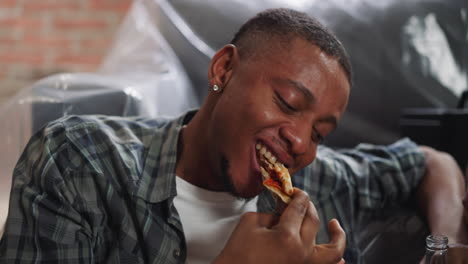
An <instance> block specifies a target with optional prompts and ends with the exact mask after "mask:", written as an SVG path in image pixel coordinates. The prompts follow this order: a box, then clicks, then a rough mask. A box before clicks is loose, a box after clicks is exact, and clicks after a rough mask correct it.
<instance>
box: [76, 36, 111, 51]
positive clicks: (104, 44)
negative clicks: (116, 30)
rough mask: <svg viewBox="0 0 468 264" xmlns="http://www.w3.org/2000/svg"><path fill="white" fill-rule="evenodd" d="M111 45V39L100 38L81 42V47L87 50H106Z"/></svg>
mask: <svg viewBox="0 0 468 264" xmlns="http://www.w3.org/2000/svg"><path fill="white" fill-rule="evenodd" d="M110 45H111V39H109V38H99V39H83V40H81V43H80V46H81V48H85V49H102V50H105V49H107V48H109V47H110Z"/></svg>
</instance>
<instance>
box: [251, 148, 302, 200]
mask: <svg viewBox="0 0 468 264" xmlns="http://www.w3.org/2000/svg"><path fill="white" fill-rule="evenodd" d="M256 149H257V153H258V157H259V161H260V170H261V173H262V178H263V186H265V187H266V188H267V189H268V190H269V191H271V192H272V193H273V194H274V195H276V196H277V197H279V198H280V199H281V201H283V202H284V203H286V204H288V203H289V202H290V201H291V196H292V194H293V193H294V189H293V187H292V182H291V176H290V175H289V171H288V169H287V168H286V167H285V166H284V164H282V163H281V162H279V161H277V159H276V157H274V156H273V155H272V154H271V153H270V152H268V151H267V150H266V148H265V147H264V146H262V145H261V144H257V145H256Z"/></svg>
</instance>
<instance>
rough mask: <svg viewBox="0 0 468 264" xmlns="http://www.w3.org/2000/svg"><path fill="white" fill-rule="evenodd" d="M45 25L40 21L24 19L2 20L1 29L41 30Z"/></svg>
mask: <svg viewBox="0 0 468 264" xmlns="http://www.w3.org/2000/svg"><path fill="white" fill-rule="evenodd" d="M42 25H43V23H42V20H40V19H31V18H24V17H15V18H5V19H0V27H21V28H31V29H39V28H41V27H42Z"/></svg>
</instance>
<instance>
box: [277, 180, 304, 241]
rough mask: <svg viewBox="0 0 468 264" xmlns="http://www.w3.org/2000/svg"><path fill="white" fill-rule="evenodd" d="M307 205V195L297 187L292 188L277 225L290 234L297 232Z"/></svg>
mask: <svg viewBox="0 0 468 264" xmlns="http://www.w3.org/2000/svg"><path fill="white" fill-rule="evenodd" d="M308 207H309V196H308V195H307V194H306V193H305V192H303V191H301V190H299V189H294V194H293V196H292V199H291V202H289V204H288V206H287V207H286V209H285V210H284V212H283V214H282V215H281V216H280V220H279V223H278V225H277V227H278V228H280V229H284V230H285V231H287V232H291V234H299V232H300V230H301V226H302V221H303V220H304V216H305V214H306V212H307V209H308Z"/></svg>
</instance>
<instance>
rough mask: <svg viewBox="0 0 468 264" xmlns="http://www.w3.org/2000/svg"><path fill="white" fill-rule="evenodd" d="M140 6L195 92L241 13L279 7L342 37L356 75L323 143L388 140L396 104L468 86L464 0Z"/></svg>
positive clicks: (176, 1)
mask: <svg viewBox="0 0 468 264" xmlns="http://www.w3.org/2000/svg"><path fill="white" fill-rule="evenodd" d="M142 5H145V7H146V8H147V10H155V12H154V13H152V14H154V20H155V21H156V22H155V23H157V25H158V27H159V28H160V31H161V32H162V33H163V35H164V37H165V38H166V39H167V40H168V42H169V43H170V45H171V46H172V47H173V48H174V50H175V51H176V53H177V54H178V56H179V59H180V60H181V62H182V64H183V65H184V67H185V69H186V70H187V73H188V75H189V77H190V78H191V80H192V82H193V83H194V86H195V89H202V90H197V93H198V94H200V95H201V96H200V97H203V95H204V94H205V93H206V89H205V87H206V85H207V81H206V68H207V67H208V63H209V58H210V56H211V55H212V54H213V52H214V51H215V50H217V49H219V48H221V47H222V46H223V45H225V44H226V43H228V42H229V41H230V39H231V38H232V36H233V35H234V33H235V31H236V30H237V29H238V27H239V26H240V25H241V24H242V23H243V22H244V21H245V20H246V19H248V18H250V17H251V16H253V15H255V14H256V13H257V12H258V11H261V10H264V9H266V8H270V7H280V6H286V7H291V8H296V9H299V10H302V11H305V12H307V13H309V14H311V15H312V16H315V17H316V18H318V19H319V20H320V21H321V22H323V24H325V25H326V26H328V27H329V28H330V29H331V30H332V31H334V32H335V33H336V34H337V35H338V37H339V39H340V40H341V41H342V42H343V44H344V45H345V47H346V48H347V50H348V51H349V53H350V55H351V60H352V63H353V66H354V69H355V73H356V74H355V87H354V88H353V91H352V92H351V98H350V103H349V107H348V111H347V113H346V114H345V116H344V118H343V120H342V122H341V124H340V127H339V129H338V130H337V131H336V132H335V133H334V134H333V135H331V137H330V138H329V139H328V141H327V142H326V143H327V144H329V145H332V146H337V147H351V146H354V145H356V144H357V143H359V142H370V143H378V144H387V143H390V142H393V141H394V140H396V139H397V138H399V136H400V132H399V116H400V111H401V109H403V108H407V107H455V105H456V102H457V101H458V97H459V95H460V93H461V91H462V90H464V89H467V88H468V87H467V80H468V77H467V76H468V75H467V67H468V21H467V11H468V2H467V1H466V0H414V1H403V0H382V1H373V0H354V1H342V0H332V1H318V0H315V1H303V0H291V1H280V0H258V1H242V0H230V1H217V0H172V1H163V0H148V1H143V2H142ZM363 131H366V133H363ZM367 131H372V132H371V133H369V132H367Z"/></svg>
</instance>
